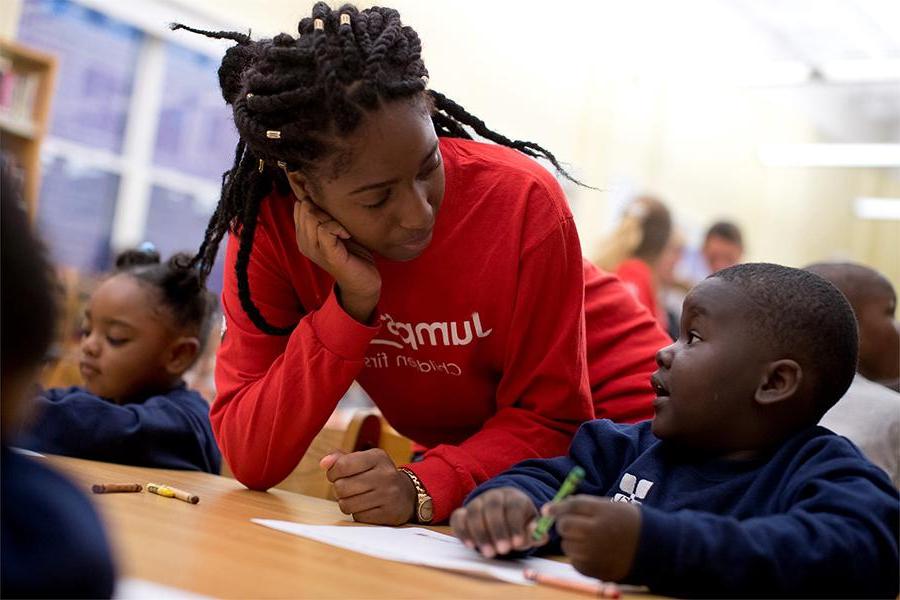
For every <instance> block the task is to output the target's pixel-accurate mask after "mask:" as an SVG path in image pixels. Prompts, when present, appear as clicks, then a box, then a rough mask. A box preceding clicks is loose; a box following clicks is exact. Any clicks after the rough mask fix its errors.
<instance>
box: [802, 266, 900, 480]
mask: <svg viewBox="0 0 900 600" xmlns="http://www.w3.org/2000/svg"><path fill="white" fill-rule="evenodd" d="M806 270H807V271H811V272H813V273H815V274H817V275H819V276H821V277H824V278H825V279H827V280H829V281H830V282H831V283H833V284H834V285H835V287H837V288H838V289H839V290H841V292H842V293H843V294H844V295H845V296H846V297H847V299H848V300H849V301H850V305H851V306H852V307H853V312H854V313H855V314H856V320H857V322H858V323H859V363H858V365H857V369H856V370H857V373H856V377H855V378H854V379H853V383H852V385H851V386H850V389H849V390H847V393H846V394H845V395H844V397H843V398H841V399H840V401H838V403H837V404H835V406H834V407H833V408H832V409H831V410H830V411H828V412H827V413H826V414H825V416H824V417H822V421H821V422H820V425H822V426H823V427H827V428H829V429H831V430H832V431H834V432H835V433H838V434H840V435H843V436H846V437H848V438H850V440H851V441H852V442H853V443H854V444H856V445H857V446H859V448H860V450H862V451H863V454H865V455H866V456H867V457H868V458H869V460H871V461H872V462H874V463H875V464H876V465H878V466H879V467H881V468H882V469H884V470H885V471H887V472H888V475H890V476H891V480H892V481H893V482H894V485H896V486H898V487H900V393H898V392H900V389H898V388H900V323H898V321H897V319H896V311H897V294H896V292H895V291H894V288H893V286H891V283H890V282H889V281H888V280H887V278H886V277H884V276H883V275H882V274H881V273H879V272H878V271H876V270H874V269H871V268H869V267H866V266H863V265H858V264H853V263H816V264H813V265H810V266H808V267H806Z"/></svg>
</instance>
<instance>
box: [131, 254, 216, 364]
mask: <svg viewBox="0 0 900 600" xmlns="http://www.w3.org/2000/svg"><path fill="white" fill-rule="evenodd" d="M191 260H192V257H191V256H190V255H189V254H184V253H179V254H175V255H174V256H172V257H171V258H170V259H169V260H168V261H167V262H166V263H161V262H160V256H159V252H157V251H156V249H155V248H146V247H143V248H140V249H135V250H126V251H124V252H122V253H121V254H119V256H118V257H116V270H115V274H122V273H124V274H127V275H129V276H130V277H134V278H135V279H137V280H138V281H141V282H143V283H147V284H150V285H152V286H153V287H155V288H156V289H157V290H159V293H160V295H161V297H162V300H163V303H164V304H165V305H166V307H167V308H168V309H169V312H170V313H171V315H172V317H173V319H174V324H175V326H176V327H178V328H179V329H183V330H188V331H191V332H195V333H196V335H197V338H198V339H199V340H200V349H199V351H198V352H197V356H198V357H199V356H200V355H201V354H202V353H203V349H204V347H205V346H206V341H207V339H208V338H209V332H210V328H211V327H212V322H213V318H212V317H213V314H214V313H215V311H216V308H217V306H218V301H217V300H216V297H215V296H214V295H213V294H212V293H210V292H209V291H208V290H207V289H206V285H205V284H204V281H203V276H202V275H201V274H200V272H199V271H198V270H197V268H196V267H194V266H192V265H191Z"/></svg>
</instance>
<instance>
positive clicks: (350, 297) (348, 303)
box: [335, 285, 381, 325]
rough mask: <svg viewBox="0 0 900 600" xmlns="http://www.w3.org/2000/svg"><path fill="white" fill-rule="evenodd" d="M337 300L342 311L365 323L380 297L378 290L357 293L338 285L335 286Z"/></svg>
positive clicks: (370, 316)
mask: <svg viewBox="0 0 900 600" xmlns="http://www.w3.org/2000/svg"><path fill="white" fill-rule="evenodd" d="M335 293H336V294H337V299H338V302H339V303H340V305H341V308H343V309H344V311H345V312H346V313H347V314H348V315H350V316H351V317H353V318H354V319H355V320H357V321H359V322H360V323H362V324H364V325H365V324H367V323H368V322H369V320H370V319H371V318H372V313H373V312H374V311H375V306H376V305H377V304H378V300H379V299H380V298H381V292H380V290H379V291H378V292H375V293H369V294H357V293H355V292H349V291H347V290H343V289H341V286H340V285H337V286H335Z"/></svg>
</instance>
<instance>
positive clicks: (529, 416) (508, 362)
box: [408, 217, 594, 522]
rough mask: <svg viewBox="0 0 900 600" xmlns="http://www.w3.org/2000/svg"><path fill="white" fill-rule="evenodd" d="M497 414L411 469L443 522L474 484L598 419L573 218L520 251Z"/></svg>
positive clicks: (562, 444)
mask: <svg viewBox="0 0 900 600" xmlns="http://www.w3.org/2000/svg"><path fill="white" fill-rule="evenodd" d="M517 289H518V292H517V295H516V299H515V303H514V306H513V314H512V319H511V323H510V337H509V339H508V342H507V348H506V354H505V358H504V365H503V367H504V368H503V376H502V378H501V380H500V382H499V384H498V387H497V396H496V403H497V412H496V413H495V414H494V416H492V417H491V418H490V419H488V420H487V421H486V422H485V424H484V426H483V427H482V428H481V430H480V431H479V432H478V433H476V434H475V435H473V436H472V437H470V438H469V439H467V440H466V441H464V442H463V443H461V444H460V445H458V446H450V445H440V446H437V447H436V448H434V449H432V450H430V451H429V452H427V453H426V454H425V457H424V459H423V460H422V461H421V462H419V463H415V464H413V465H408V466H409V468H410V469H412V470H413V471H415V473H416V474H417V475H418V476H419V478H420V479H421V480H422V483H423V484H424V485H425V488H426V489H427V490H428V492H429V494H430V495H431V496H432V499H433V503H434V520H435V522H440V521H443V520H445V519H447V518H448V517H449V516H450V512H451V511H452V510H453V509H454V508H456V507H458V506H461V505H462V502H463V500H464V499H465V497H466V495H467V494H468V493H469V492H470V491H472V489H473V488H475V486H477V485H478V484H480V483H482V482H484V481H486V480H487V479H489V478H491V477H493V476H494V475H497V474H498V473H500V472H501V471H504V470H505V469H507V468H509V467H510V466H511V465H513V464H515V463H517V462H519V461H521V460H524V459H526V458H535V457H552V456H559V455H562V454H564V453H565V452H566V449H567V448H568V446H569V443H570V442H571V440H572V436H573V435H574V434H575V430H576V429H577V428H578V426H579V425H580V424H581V423H583V422H584V421H587V420H589V419H591V418H593V416H594V414H593V408H592V404H591V399H590V394H589V386H588V378H587V365H586V362H585V356H584V310H583V298H584V294H583V290H584V281H583V273H582V266H581V247H580V245H579V241H578V235H577V233H576V232H575V225H574V223H572V220H571V217H568V218H565V219H564V220H562V221H560V222H559V225H558V227H556V228H555V229H554V230H553V231H551V233H550V234H549V235H548V236H546V237H545V238H544V239H543V240H540V241H539V242H537V243H536V244H534V245H532V246H531V247H530V248H525V249H524V250H523V253H522V256H521V258H520V262H519V279H518V288H517Z"/></svg>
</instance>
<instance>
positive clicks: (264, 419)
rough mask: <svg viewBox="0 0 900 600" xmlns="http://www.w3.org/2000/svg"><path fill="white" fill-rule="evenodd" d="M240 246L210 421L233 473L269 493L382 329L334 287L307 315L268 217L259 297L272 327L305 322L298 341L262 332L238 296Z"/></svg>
mask: <svg viewBox="0 0 900 600" xmlns="http://www.w3.org/2000/svg"><path fill="white" fill-rule="evenodd" d="M237 249H238V238H237V237H236V236H230V237H229V240H228V251H227V254H226V259H225V281H224V288H223V291H222V307H223V311H224V314H225V323H226V330H225V334H224V338H223V340H222V345H221V347H220V348H219V352H218V355H217V357H216V389H217V391H218V393H217V395H216V399H215V401H214V402H213V404H212V407H211V410H210V420H211V421H212V426H213V431H214V432H215V434H216V439H217V440H218V442H219V447H220V448H221V450H222V454H223V455H224V456H225V458H226V460H227V461H228V464H229V466H230V467H231V470H232V472H233V473H234V476H235V477H236V478H237V479H238V480H239V481H240V482H241V483H243V484H244V485H246V486H247V487H249V488H252V489H259V490H264V489H268V488H269V487H271V486H273V485H276V484H277V483H279V482H280V481H282V480H283V479H284V478H285V477H287V476H288V474H290V472H291V471H292V470H293V469H294V467H296V466H297V464H298V463H299V462H300V458H301V457H302V456H303V454H304V453H305V452H306V449H307V447H308V446H309V444H310V442H311V441H312V439H313V438H314V437H315V436H316V434H317V433H318V432H319V431H320V430H321V429H322V427H323V426H324V425H325V421H326V420H327V419H328V417H329V415H331V413H332V412H333V411H334V408H335V406H336V405H337V403H338V400H340V398H341V396H342V395H343V394H344V393H345V392H346V391H347V389H348V388H349V387H350V384H351V383H352V382H353V379H354V378H355V377H356V375H357V374H358V373H359V371H360V369H361V368H362V366H363V357H364V355H365V352H366V349H367V347H368V344H369V341H370V340H371V339H372V338H373V337H374V336H375V334H376V332H377V331H378V328H377V327H367V326H365V325H363V324H361V323H359V322H357V321H356V320H354V319H353V318H352V317H350V316H349V315H348V314H347V313H346V312H344V310H343V308H341V306H340V305H339V304H338V301H337V299H336V297H335V294H334V290H332V291H331V293H330V294H329V296H328V298H327V300H326V301H325V302H324V304H323V305H322V307H321V308H319V309H318V310H313V311H310V312H308V313H306V314H304V312H303V309H302V307H301V306H300V301H299V299H298V298H297V294H296V293H295V291H294V290H293V288H292V287H291V285H290V282H289V281H288V279H287V276H286V274H285V272H284V267H283V266H282V265H281V264H279V262H278V260H277V256H278V253H277V252H278V251H277V249H276V248H275V247H274V245H273V244H272V243H271V240H270V238H269V237H268V235H267V234H266V228H265V223H264V222H262V221H261V222H260V223H259V225H258V226H257V229H256V235H255V236H254V244H253V252H252V253H251V255H250V265H249V268H248V278H249V282H250V291H251V295H252V296H251V297H252V299H253V302H254V304H256V306H257V307H258V308H259V310H260V311H261V312H262V314H263V316H264V317H265V318H266V320H267V321H268V322H269V323H273V324H276V325H279V326H286V325H288V324H291V323H297V322H298V321H299V323H298V324H297V327H296V328H295V329H294V331H293V332H292V333H291V334H290V335H289V336H277V335H268V334H265V333H262V332H261V331H259V330H258V329H257V328H256V326H255V325H254V324H253V323H252V322H251V321H250V318H249V317H248V316H247V314H246V313H245V312H244V309H243V308H242V307H241V303H240V300H239V298H238V288H237V279H236V276H235V272H234V264H235V259H236V258H237ZM317 373H318V374H321V373H328V377H321V376H316V374H317Z"/></svg>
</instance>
